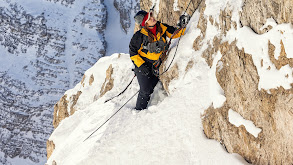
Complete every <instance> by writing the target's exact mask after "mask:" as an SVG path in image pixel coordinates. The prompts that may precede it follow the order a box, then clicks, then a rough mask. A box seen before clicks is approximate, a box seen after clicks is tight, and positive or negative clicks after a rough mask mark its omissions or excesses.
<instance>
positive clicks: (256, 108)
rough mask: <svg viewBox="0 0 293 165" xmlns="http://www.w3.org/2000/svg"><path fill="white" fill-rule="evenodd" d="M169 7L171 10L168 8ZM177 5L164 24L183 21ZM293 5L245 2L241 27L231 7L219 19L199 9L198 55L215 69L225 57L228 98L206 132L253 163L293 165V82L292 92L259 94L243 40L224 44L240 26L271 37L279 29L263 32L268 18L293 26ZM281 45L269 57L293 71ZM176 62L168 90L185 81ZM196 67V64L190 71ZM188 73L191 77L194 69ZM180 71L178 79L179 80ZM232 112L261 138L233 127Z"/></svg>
mask: <svg viewBox="0 0 293 165" xmlns="http://www.w3.org/2000/svg"><path fill="white" fill-rule="evenodd" d="M167 3H168V4H169V5H166V4H167ZM173 3H174V2H173V1H171V2H170V1H166V0H161V1H160V11H159V13H157V15H158V20H160V21H162V22H166V23H168V24H170V25H175V24H176V21H175V20H177V19H178V17H179V15H180V12H179V11H173V6H172V5H170V4H173ZM186 3H187V2H186ZM151 5H152V3H151V2H150V1H141V6H142V8H143V9H146V10H148V9H149V7H151ZM292 5H293V3H292V1H278V0H270V1H257V2H256V1H244V4H243V6H242V9H243V10H242V11H241V12H240V18H239V19H240V20H239V21H240V22H235V18H234V19H232V18H233V8H231V6H229V5H227V6H226V7H225V8H223V10H221V11H220V15H219V17H218V18H213V16H211V15H205V9H206V6H205V1H203V2H202V4H201V6H200V8H199V11H200V16H199V22H198V24H197V28H198V29H200V30H201V34H200V35H199V36H198V37H197V38H196V39H195V41H194V50H195V51H199V50H201V51H202V52H203V53H202V57H203V58H205V59H206V62H207V64H208V65H209V66H210V67H212V65H213V63H214V57H215V54H217V52H220V53H221V55H222V58H221V60H220V61H219V62H218V64H220V65H217V70H216V77H217V81H218V83H219V84H220V86H221V87H222V89H223V90H224V95H225V97H226V101H225V103H224V104H223V106H222V107H220V108H214V107H213V106H212V105H211V106H210V107H209V108H208V109H207V110H206V111H205V113H204V114H203V116H202V117H203V119H202V123H203V127H204V132H205V134H206V136H207V137H208V138H211V139H216V140H217V141H219V142H220V143H221V144H222V145H223V146H224V147H225V148H226V150H227V151H228V152H230V153H238V154H240V155H241V156H242V157H244V158H245V160H246V161H248V162H250V163H253V164H288V165H291V164H292V163H293V156H292V155H293V153H292V152H293V151H292V148H293V138H292V137H293V136H292V135H293V128H292V127H291V125H293V108H292V107H293V83H292V84H291V87H292V88H291V89H284V88H283V87H278V88H275V89H270V90H268V91H266V90H263V89H261V90H259V87H258V85H259V81H260V77H259V75H258V74H259V73H258V71H257V68H256V66H255V63H254V61H253V59H252V55H250V54H247V53H246V52H245V50H244V49H239V48H238V47H237V40H235V41H234V42H232V43H229V42H226V41H223V38H225V37H226V35H227V32H228V31H229V30H231V29H235V30H237V28H238V27H239V26H238V25H239V24H242V26H248V27H250V28H251V29H252V30H253V31H254V32H255V33H257V34H263V33H266V32H267V31H269V30H270V29H272V28H273V27H272V26H267V27H266V28H264V29H262V30H261V28H262V27H263V25H264V24H265V23H266V21H267V18H271V17H272V18H274V19H275V21H276V23H277V24H280V23H292V14H290V13H291V12H290V11H291V10H292ZM178 6H179V9H180V11H181V12H182V6H184V3H183V2H182V1H179V2H178ZM195 6H197V5H195ZM163 7H164V8H163ZM193 8H194V7H193ZM191 10H192V8H191ZM208 24H211V25H213V26H214V27H216V28H217V29H218V31H219V34H217V35H216V36H215V37H214V38H213V39H212V40H208V41H206V40H205V39H206V33H207V26H208ZM240 27H241V26H240ZM281 33H282V32H281ZM204 40H205V41H204ZM203 42H206V43H203ZM204 44H206V45H204ZM203 45H204V46H206V47H205V49H204V50H202V48H203ZM275 46H276V45H273V44H272V43H271V42H270V41H268V52H267V53H268V55H269V57H270V60H271V62H272V63H273V65H275V66H276V68H277V69H278V70H279V69H281V68H282V67H283V66H285V65H289V66H290V67H291V68H292V67H293V65H292V58H288V57H287V53H286V50H285V46H284V43H283V41H282V40H281V41H280V49H281V50H280V55H279V56H278V58H275V57H276V56H275V49H276V48H275ZM278 46H279V45H278ZM174 62H175V64H174V67H173V68H172V69H170V70H169V71H168V72H166V73H165V74H166V75H165V76H162V77H161V81H162V82H163V86H164V88H165V89H166V90H167V91H168V90H169V88H168V87H169V84H170V83H171V82H172V81H174V80H175V79H177V78H178V77H180V76H182V75H178V67H177V68H176V61H174ZM262 63H263V61H262ZM192 66H193V64H192V62H190V63H188V64H187V66H186V68H190V67H192ZM262 66H263V64H262ZM185 71H186V72H187V71H188V69H185ZM176 72H177V76H174V75H176V74H174V73H176ZM288 77H289V76H288V75H287V78H288ZM230 109H231V110H234V111H236V112H237V113H239V114H240V115H241V116H242V117H243V118H245V119H247V120H250V121H252V122H253V123H254V124H255V126H256V127H258V128H260V129H261V132H260V133H259V134H258V136H257V137H255V136H254V135H252V134H251V133H249V132H248V131H247V129H246V128H245V127H244V126H243V125H242V126H239V127H237V126H235V125H233V124H232V123H230V121H229V115H228V111H229V110H230Z"/></svg>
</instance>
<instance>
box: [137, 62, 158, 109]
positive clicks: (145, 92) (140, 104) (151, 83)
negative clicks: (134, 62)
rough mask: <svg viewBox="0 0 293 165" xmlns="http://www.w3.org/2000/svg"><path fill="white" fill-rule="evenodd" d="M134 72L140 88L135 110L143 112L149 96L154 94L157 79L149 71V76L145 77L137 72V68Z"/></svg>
mask: <svg viewBox="0 0 293 165" xmlns="http://www.w3.org/2000/svg"><path fill="white" fill-rule="evenodd" d="M150 68H151V67H150ZM134 71H135V74H136V77H137V80H138V84H139V87H140V89H139V93H138V97H137V101H136V107H135V109H136V110H143V109H146V108H147V106H148V103H149V100H150V98H151V94H152V93H153V92H154V88H155V87H156V85H157V83H158V81H159V79H158V77H156V76H155V75H154V74H153V73H152V71H151V69H150V74H149V75H147V76H145V75H143V74H142V73H140V72H138V71H137V68H136V69H135V70H134Z"/></svg>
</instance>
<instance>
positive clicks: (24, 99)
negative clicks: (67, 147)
mask: <svg viewBox="0 0 293 165" xmlns="http://www.w3.org/2000/svg"><path fill="white" fill-rule="evenodd" d="M26 2H27V1H24V2H16V3H15V2H14V1H6V0H4V1H1V4H0V50H1V60H0V61H1V69H0V77H1V78H0V93H1V95H0V112H1V113H0V118H1V122H0V137H1V141H0V152H1V153H3V156H2V154H1V155H0V164H10V163H11V162H13V159H15V158H17V159H26V160H27V161H30V162H34V163H36V164H43V162H44V161H45V160H46V140H47V139H48V137H49V135H50V134H51V132H52V131H53V126H52V118H53V115H52V114H53V106H54V104H55V103H56V102H57V101H58V99H59V98H60V96H62V94H63V93H64V91H65V90H66V89H68V88H69V87H70V86H72V85H74V84H76V83H77V82H78V81H80V78H81V77H82V75H83V73H84V71H85V70H86V69H88V68H89V67H91V66H92V65H93V64H94V63H95V62H96V61H97V60H98V59H99V58H100V57H102V56H104V54H105V50H106V48H105V45H106V44H105V39H104V37H103V35H104V34H103V32H104V30H105V27H106V19H107V15H106V7H105V5H103V1H100V0H98V1H97V0H95V1H83V2H78V3H77V2H75V1H72V0H70V1H60V2H61V3H62V4H63V5H60V3H59V1H44V2H40V4H29V5H28V4H27V3H26ZM54 2H55V3H54ZM28 3H29V2H28ZM34 5H35V7H34ZM72 8H74V9H72ZM12 164H13V163H12Z"/></svg>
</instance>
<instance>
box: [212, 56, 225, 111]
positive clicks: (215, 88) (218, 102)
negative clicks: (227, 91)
mask: <svg viewBox="0 0 293 165" xmlns="http://www.w3.org/2000/svg"><path fill="white" fill-rule="evenodd" d="M221 58H222V54H221V53H220V52H219V51H218V53H217V55H216V57H215V58H214V61H213V66H212V68H211V70H210V71H209V73H208V75H209V87H210V90H209V93H210V97H212V98H213V106H214V108H220V107H221V106H223V104H224V102H225V101H226V97H225V96H224V90H223V89H222V88H221V86H220V84H219V83H218V81H217V77H216V69H217V64H218V61H219V60H220V59H221ZM219 65H221V63H220V64H219Z"/></svg>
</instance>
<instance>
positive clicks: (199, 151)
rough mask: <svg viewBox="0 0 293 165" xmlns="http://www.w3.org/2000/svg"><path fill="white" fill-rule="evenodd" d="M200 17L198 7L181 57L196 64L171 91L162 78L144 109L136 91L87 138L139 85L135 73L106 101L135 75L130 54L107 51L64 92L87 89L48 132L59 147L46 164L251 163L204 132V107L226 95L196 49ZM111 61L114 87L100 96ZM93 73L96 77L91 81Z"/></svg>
mask: <svg viewBox="0 0 293 165" xmlns="http://www.w3.org/2000/svg"><path fill="white" fill-rule="evenodd" d="M198 19H199V13H198V12H196V13H195V14H194V15H193V17H192V20H191V23H190V24H189V26H188V30H187V34H186V35H185V36H184V37H182V39H181V41H180V46H179V53H178V54H177V55H178V56H177V57H176V58H177V59H180V63H181V65H182V66H180V67H184V66H186V64H187V63H188V62H189V61H190V60H193V61H194V65H193V67H192V69H190V70H189V71H188V72H187V73H186V74H184V73H183V71H182V73H181V75H184V76H182V77H181V78H180V80H177V81H173V82H172V83H171V84H170V86H169V91H170V94H169V95H168V96H167V94H166V93H165V92H164V90H163V88H162V85H161V84H158V85H157V87H156V88H155V92H154V95H153V97H152V98H151V102H150V106H149V108H148V109H147V110H144V111H141V112H137V111H135V110H133V108H134V106H135V102H136V97H137V96H135V97H134V98H133V99H132V100H131V101H130V102H129V103H128V104H126V105H125V107H124V108H122V110H121V111H120V112H118V113H117V114H116V115H115V116H114V117H113V118H112V119H111V120H110V121H109V122H108V123H107V124H105V125H104V126H103V127H102V128H101V129H100V130H98V131H97V132H96V133H95V134H94V135H93V136H91V137H90V138H89V139H88V140H86V141H85V142H83V141H84V139H86V138H87V137H88V136H89V135H90V134H91V133H92V132H93V131H95V129H96V128H98V127H99V126H100V125H101V124H102V123H103V122H104V121H106V120H107V119H108V118H109V117H110V116H111V115H112V114H113V113H115V112H116V111H117V110H118V109H119V108H120V107H121V106H122V105H123V104H124V103H125V102H126V101H127V100H128V99H129V98H131V96H133V95H134V94H135V93H136V92H137V91H138V89H139V87H138V83H137V80H136V79H135V81H134V82H133V83H132V84H131V86H130V87H129V89H127V91H126V92H125V94H123V95H122V96H120V97H118V98H115V99H113V100H112V101H109V102H107V103H106V104H105V103H104V101H105V100H107V99H108V98H111V97H113V96H115V95H116V94H118V93H119V92H120V91H122V90H123V89H124V88H125V87H126V85H127V84H128V83H129V82H130V80H131V78H132V77H133V76H134V73H133V72H132V70H131V69H132V67H133V65H132V63H131V61H130V59H129V55H128V54H113V55H112V56H110V57H103V58H101V59H100V60H99V61H98V62H97V63H96V64H95V65H94V66H93V67H92V68H91V69H89V70H88V71H87V72H86V73H85V79H84V81H83V82H82V83H79V84H78V85H77V86H75V88H73V89H71V90H68V91H67V92H66V93H65V94H66V95H67V96H68V98H69V96H71V95H74V94H76V93H77V92H78V91H81V92H82V94H81V95H80V97H79V99H78V101H77V103H76V104H75V107H76V109H77V111H76V112H75V113H74V114H73V115H72V116H70V117H68V118H66V119H64V120H63V121H62V122H61V123H60V125H59V126H58V127H57V128H56V130H55V131H54V132H53V134H52V135H51V137H50V138H49V140H50V141H53V142H54V144H55V149H54V151H53V153H52V155H51V157H50V158H49V160H48V162H47V164H49V165H51V164H52V163H53V162H56V163H57V164H62V165H66V164H174V165H175V164H246V162H245V161H244V159H242V158H241V157H240V156H239V155H236V154H232V155H231V154H228V153H227V152H226V151H225V149H224V148H223V147H222V146H221V145H220V144H217V143H216V142H215V141H211V140H207V139H206V137H205V135H204V133H203V128H202V124H201V113H203V111H204V110H205V109H207V108H208V107H209V106H210V105H211V104H212V103H213V102H214V103H217V102H218V100H217V99H215V95H221V93H220V92H221V91H220V90H219V91H214V90H215V89H216V87H215V86H216V85H217V84H216V83H217V82H216V79H215V69H213V68H210V67H209V66H208V65H207V63H206V62H205V60H204V59H203V58H202V57H201V52H199V51H194V50H193V48H192V45H193V43H192V42H190V41H193V40H194V39H195V38H196V37H197V34H198V31H199V29H196V28H194V27H196V26H197V22H198ZM174 44H176V41H175V42H174ZM173 46H174V45H173ZM173 53H174V49H173V50H172V51H171V55H173ZM109 65H112V67H113V74H112V78H113V79H114V85H113V89H112V90H110V91H109V92H107V93H106V94H105V95H104V96H103V97H101V98H99V97H98V96H99V93H98V91H99V90H100V89H101V87H102V84H103V82H104V80H105V77H106V70H107V68H108V67H109ZM215 65H216V64H215ZM92 75H93V77H94V81H93V83H92V84H91V85H90V83H89V81H90V77H91V76H92ZM217 92H218V93H217ZM211 93H213V94H211ZM95 98H99V99H98V100H95ZM216 98H217V97H216ZM69 104H71V103H69ZM218 104H219V103H218Z"/></svg>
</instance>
